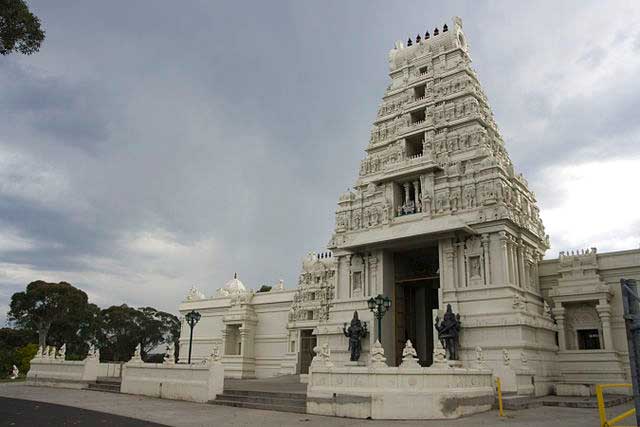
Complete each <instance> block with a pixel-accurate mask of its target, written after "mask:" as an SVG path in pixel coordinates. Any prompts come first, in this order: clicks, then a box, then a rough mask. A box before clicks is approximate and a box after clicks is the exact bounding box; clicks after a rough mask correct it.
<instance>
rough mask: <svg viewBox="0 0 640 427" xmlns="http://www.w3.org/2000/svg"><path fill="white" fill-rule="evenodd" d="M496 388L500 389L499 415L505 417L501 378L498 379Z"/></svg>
mask: <svg viewBox="0 0 640 427" xmlns="http://www.w3.org/2000/svg"><path fill="white" fill-rule="evenodd" d="M496 387H497V388H498V415H499V416H501V417H504V410H503V409H502V387H501V386H500V378H498V377H496Z"/></svg>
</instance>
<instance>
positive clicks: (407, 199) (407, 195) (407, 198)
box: [402, 182, 409, 206]
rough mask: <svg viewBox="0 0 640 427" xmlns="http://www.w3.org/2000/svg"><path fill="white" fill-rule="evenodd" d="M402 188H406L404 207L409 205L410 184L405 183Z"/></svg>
mask: <svg viewBox="0 0 640 427" xmlns="http://www.w3.org/2000/svg"><path fill="white" fill-rule="evenodd" d="M402 186H403V187H404V203H402V205H403V206H404V205H406V204H407V203H409V183H408V182H405V183H404V184H402Z"/></svg>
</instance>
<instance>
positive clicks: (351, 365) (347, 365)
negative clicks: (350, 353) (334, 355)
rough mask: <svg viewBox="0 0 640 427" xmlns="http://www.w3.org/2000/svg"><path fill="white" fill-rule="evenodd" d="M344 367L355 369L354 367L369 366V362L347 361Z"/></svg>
mask: <svg viewBox="0 0 640 427" xmlns="http://www.w3.org/2000/svg"><path fill="white" fill-rule="evenodd" d="M344 366H346V367H353V366H367V362H365V361H364V360H356V361H351V360H349V361H347V362H344Z"/></svg>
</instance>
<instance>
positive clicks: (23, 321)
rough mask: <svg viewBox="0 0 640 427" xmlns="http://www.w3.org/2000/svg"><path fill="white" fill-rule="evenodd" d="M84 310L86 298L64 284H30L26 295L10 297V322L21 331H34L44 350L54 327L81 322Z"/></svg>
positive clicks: (86, 306) (86, 307)
mask: <svg viewBox="0 0 640 427" xmlns="http://www.w3.org/2000/svg"><path fill="white" fill-rule="evenodd" d="M87 310H88V298H87V294H86V293H84V292H83V291H81V290H80V289H78V288H75V287H74V286H72V285H70V284H69V283H66V282H60V283H47V282H44V281H42V280H38V281H35V282H31V283H29V284H28V285H27V289H26V291H24V292H16V293H15V294H13V296H12V297H11V305H10V310H9V319H10V320H12V321H14V322H15V323H16V324H17V325H18V326H20V327H22V328H25V329H30V330H33V331H36V332H37V333H38V344H39V345H40V346H45V345H47V335H48V334H49V330H50V329H51V326H52V325H53V324H55V323H57V322H70V323H74V322H75V323H78V322H81V319H82V318H83V316H84V315H85V314H86V312H87ZM75 323H74V324H75ZM56 344H62V343H56Z"/></svg>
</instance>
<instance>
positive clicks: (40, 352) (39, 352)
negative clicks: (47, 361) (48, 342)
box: [35, 346, 43, 359]
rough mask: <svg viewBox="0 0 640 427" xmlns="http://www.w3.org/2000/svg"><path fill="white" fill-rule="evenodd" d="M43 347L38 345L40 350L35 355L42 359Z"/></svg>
mask: <svg viewBox="0 0 640 427" xmlns="http://www.w3.org/2000/svg"><path fill="white" fill-rule="evenodd" d="M42 349H43V347H42V346H38V352H37V353H36V356H35V358H36V359H42Z"/></svg>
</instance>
